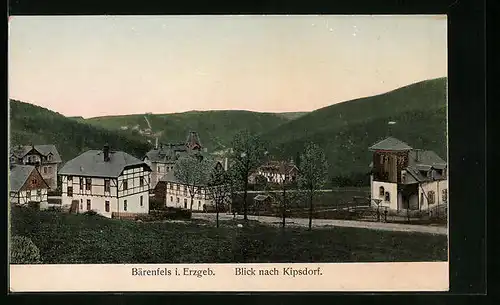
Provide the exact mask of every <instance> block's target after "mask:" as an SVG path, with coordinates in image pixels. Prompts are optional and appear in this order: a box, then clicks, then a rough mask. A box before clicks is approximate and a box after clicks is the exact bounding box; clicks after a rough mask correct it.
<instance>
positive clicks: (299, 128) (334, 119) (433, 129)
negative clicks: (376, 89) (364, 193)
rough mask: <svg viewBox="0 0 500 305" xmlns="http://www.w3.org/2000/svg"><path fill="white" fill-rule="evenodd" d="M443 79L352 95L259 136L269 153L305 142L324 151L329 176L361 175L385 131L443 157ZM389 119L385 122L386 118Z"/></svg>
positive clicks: (288, 152) (289, 151) (287, 152)
mask: <svg viewBox="0 0 500 305" xmlns="http://www.w3.org/2000/svg"><path fill="white" fill-rule="evenodd" d="M446 83H447V79H446V78H438V79H431V80H426V81H422V82H418V83H415V84H411V85H408V86H405V87H402V88H399V89H396V90H393V91H390V92H387V93H384V94H380V95H376V96H371V97H366V98H360V99H355V100H351V101H346V102H342V103H338V104H334V105H331V106H328V107H325V108H321V109H318V110H316V111H313V112H310V113H308V114H305V115H303V116H301V117H299V118H298V119H295V120H293V121H290V122H288V123H286V124H283V125H281V126H279V127H278V128H276V129H273V130H270V131H268V132H267V133H265V134H264V135H263V137H264V138H265V139H266V140H268V141H271V142H272V143H274V145H273V147H274V153H275V154H277V155H281V156H283V157H286V158H290V157H295V156H296V154H297V152H300V151H301V150H302V149H303V148H304V145H305V143H306V142H308V141H313V142H316V143H317V144H319V145H320V146H321V147H322V148H323V149H324V151H325V153H326V155H327V158H328V162H329V164H330V170H329V172H330V176H331V177H335V176H344V177H351V178H353V179H364V181H365V183H366V180H367V179H368V178H367V172H368V171H369V168H368V165H369V164H370V161H371V153H370V152H369V151H368V147H369V146H371V145H372V144H374V143H375V142H376V141H378V140H381V139H383V138H385V137H387V136H392V137H396V138H398V139H400V140H402V141H405V142H407V143H408V144H409V145H410V146H412V147H415V148H422V149H429V150H434V151H435V152H436V153H437V154H438V155H439V156H440V157H441V158H443V159H445V160H446V159H447V135H446V133H447V129H446V120H447V110H446V109H447V108H446V105H447V102H446V87H447V86H446ZM391 121H393V122H395V124H393V125H390V124H389V122H391Z"/></svg>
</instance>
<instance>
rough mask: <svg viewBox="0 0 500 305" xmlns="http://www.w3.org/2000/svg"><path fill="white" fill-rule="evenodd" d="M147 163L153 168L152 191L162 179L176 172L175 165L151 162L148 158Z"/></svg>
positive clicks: (146, 158) (145, 161)
mask: <svg viewBox="0 0 500 305" xmlns="http://www.w3.org/2000/svg"><path fill="white" fill-rule="evenodd" d="M144 163H146V164H147V165H148V166H149V167H150V168H151V189H154V188H155V186H156V184H158V182H159V181H160V179H161V178H162V177H163V176H165V175H166V174H167V173H168V172H170V171H173V170H174V165H175V163H172V162H170V163H162V162H151V160H149V158H148V157H145V158H144Z"/></svg>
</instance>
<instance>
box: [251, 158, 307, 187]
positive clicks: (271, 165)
mask: <svg viewBox="0 0 500 305" xmlns="http://www.w3.org/2000/svg"><path fill="white" fill-rule="evenodd" d="M298 173H299V169H298V167H297V166H296V165H295V163H294V162H293V159H292V160H290V161H289V162H287V161H269V162H267V163H265V164H264V165H261V166H260V167H259V168H257V170H256V171H255V172H253V173H252V174H251V175H250V178H249V180H250V181H249V182H250V183H255V182H256V179H257V177H258V176H262V177H264V178H266V179H267V181H268V182H270V183H276V184H281V183H283V181H287V182H294V181H296V180H297V176H298Z"/></svg>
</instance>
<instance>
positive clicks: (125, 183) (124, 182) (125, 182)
mask: <svg viewBox="0 0 500 305" xmlns="http://www.w3.org/2000/svg"><path fill="white" fill-rule="evenodd" d="M127 189H128V180H127V179H125V180H123V190H124V191H125V190H127Z"/></svg>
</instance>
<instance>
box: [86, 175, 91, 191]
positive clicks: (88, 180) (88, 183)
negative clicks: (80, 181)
mask: <svg viewBox="0 0 500 305" xmlns="http://www.w3.org/2000/svg"><path fill="white" fill-rule="evenodd" d="M85 189H86V190H87V191H90V190H91V189H92V178H86V179H85Z"/></svg>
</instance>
